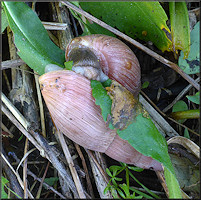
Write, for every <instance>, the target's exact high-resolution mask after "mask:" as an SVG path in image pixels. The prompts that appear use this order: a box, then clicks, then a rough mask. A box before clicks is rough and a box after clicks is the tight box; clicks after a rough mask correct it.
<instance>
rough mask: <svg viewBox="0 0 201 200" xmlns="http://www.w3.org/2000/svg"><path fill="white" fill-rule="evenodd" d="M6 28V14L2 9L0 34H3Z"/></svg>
mask: <svg viewBox="0 0 201 200" xmlns="http://www.w3.org/2000/svg"><path fill="white" fill-rule="evenodd" d="M7 26H8V20H7V17H6V13H5V11H4V10H3V9H1V33H3V32H4V30H5V29H6V27H7Z"/></svg>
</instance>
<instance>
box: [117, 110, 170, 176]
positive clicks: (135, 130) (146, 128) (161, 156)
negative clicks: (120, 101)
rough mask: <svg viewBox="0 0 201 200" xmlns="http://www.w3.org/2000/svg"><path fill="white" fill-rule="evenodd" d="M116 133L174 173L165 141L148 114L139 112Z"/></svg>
mask: <svg viewBox="0 0 201 200" xmlns="http://www.w3.org/2000/svg"><path fill="white" fill-rule="evenodd" d="M117 133H118V135H119V136H120V137H121V138H122V139H124V140H127V141H128V143H129V144H130V145H131V146H133V147H134V148H135V149H136V150H137V151H139V152H140V153H142V154H143V155H145V156H150V157H152V158H153V159H155V160H157V161H159V162H160V163H162V164H163V165H164V166H166V167H167V168H168V169H169V170H170V171H171V172H172V173H173V174H174V169H173V167H172V164H171V160H170V157H169V154H168V148H167V142H166V140H165V138H164V137H163V136H162V135H161V134H160V132H159V131H158V129H157V128H156V127H155V125H154V123H153V122H152V120H151V119H150V117H149V116H146V117H144V116H143V114H139V115H138V116H137V117H136V118H135V120H134V121H133V123H132V124H130V125H129V126H128V127H127V128H126V129H124V130H121V131H120V130H117Z"/></svg>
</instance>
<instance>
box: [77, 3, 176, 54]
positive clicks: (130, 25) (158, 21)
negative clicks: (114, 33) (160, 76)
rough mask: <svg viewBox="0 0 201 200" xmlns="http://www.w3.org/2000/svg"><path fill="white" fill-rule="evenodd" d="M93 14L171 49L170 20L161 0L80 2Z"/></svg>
mask: <svg viewBox="0 0 201 200" xmlns="http://www.w3.org/2000/svg"><path fill="white" fill-rule="evenodd" d="M80 5H81V7H82V8H83V9H84V10H85V11H87V12H90V13H91V14H92V15H93V16H95V17H97V18H98V19H100V20H102V21H104V22H106V23H107V24H109V25H110V26H112V27H116V28H118V29H119V30H120V31H122V32H125V33H126V34H127V35H128V36H130V37H132V38H139V39H141V40H144V41H152V42H153V43H154V44H155V45H156V46H157V47H158V48H159V49H161V50H162V51H165V50H167V51H171V50H172V49H171V48H172V42H171V41H170V40H169V39H168V38H167V36H166V34H165V32H164V31H163V29H165V30H166V31H167V32H170V30H169V28H168V27H167V25H166V21H167V20H168V18H167V16H166V13H165V11H164V10H163V8H162V7H161V5H160V3H159V2H134V1H132V2H80Z"/></svg>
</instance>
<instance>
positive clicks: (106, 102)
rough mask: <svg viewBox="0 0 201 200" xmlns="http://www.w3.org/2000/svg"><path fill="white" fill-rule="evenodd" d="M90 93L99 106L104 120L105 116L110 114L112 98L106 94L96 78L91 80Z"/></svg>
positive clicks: (105, 119)
mask: <svg viewBox="0 0 201 200" xmlns="http://www.w3.org/2000/svg"><path fill="white" fill-rule="evenodd" d="M91 88H92V95H93V97H94V98H95V99H96V105H99V106H100V108H101V112H102V116H103V119H104V121H107V117H108V115H109V114H111V106H112V100H111V99H110V97H109V96H108V95H107V91H106V90H105V88H104V87H103V85H102V84H101V82H99V81H96V80H91Z"/></svg>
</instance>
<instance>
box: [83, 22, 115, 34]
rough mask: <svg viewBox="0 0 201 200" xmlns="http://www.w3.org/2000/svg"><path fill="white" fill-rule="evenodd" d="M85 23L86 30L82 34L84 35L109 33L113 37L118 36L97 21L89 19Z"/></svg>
mask: <svg viewBox="0 0 201 200" xmlns="http://www.w3.org/2000/svg"><path fill="white" fill-rule="evenodd" d="M84 24H85V30H84V32H83V34H82V36H84V35H91V34H103V35H109V36H112V37H116V35H115V34H113V33H112V32H110V31H108V30H107V29H105V28H103V27H102V26H100V25H98V24H96V23H92V24H91V23H89V21H88V20H87V21H86V23H84Z"/></svg>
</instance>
